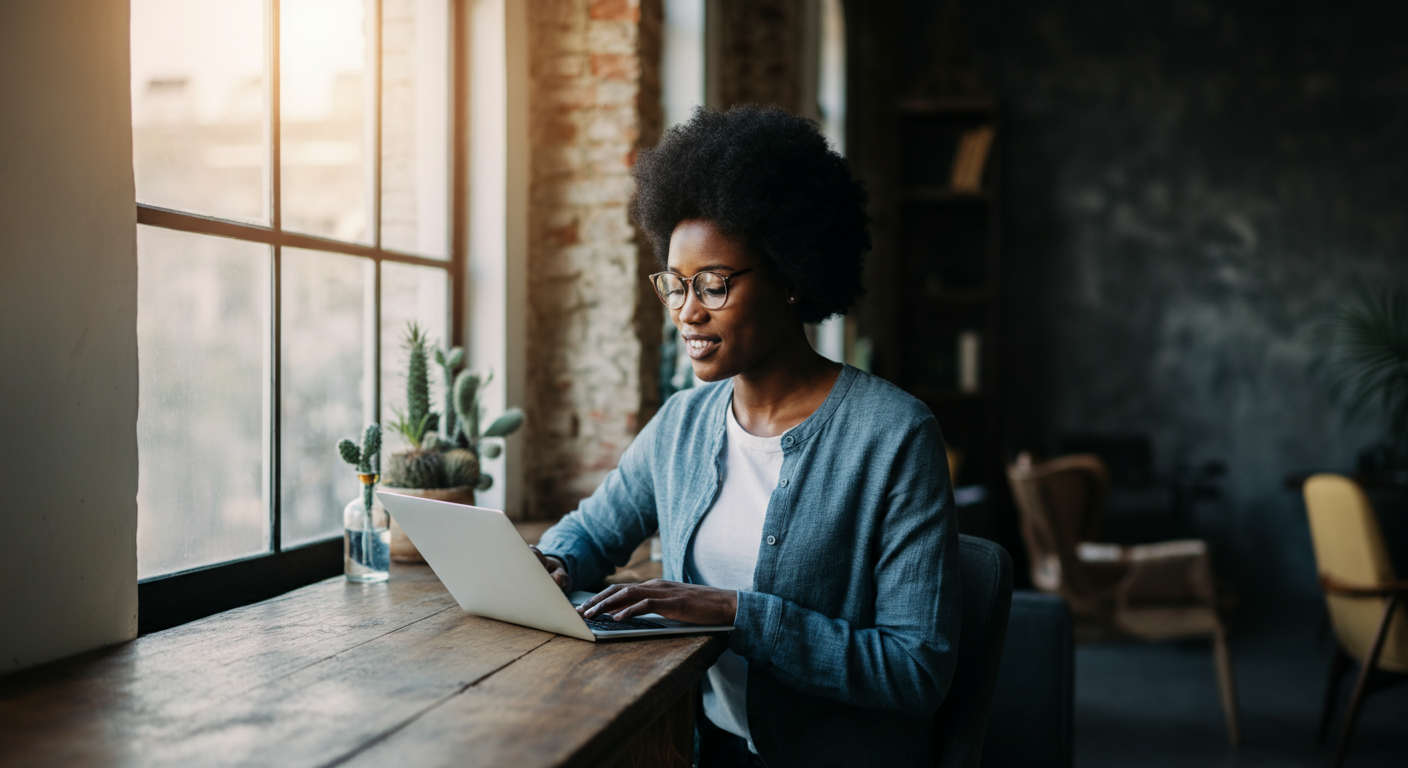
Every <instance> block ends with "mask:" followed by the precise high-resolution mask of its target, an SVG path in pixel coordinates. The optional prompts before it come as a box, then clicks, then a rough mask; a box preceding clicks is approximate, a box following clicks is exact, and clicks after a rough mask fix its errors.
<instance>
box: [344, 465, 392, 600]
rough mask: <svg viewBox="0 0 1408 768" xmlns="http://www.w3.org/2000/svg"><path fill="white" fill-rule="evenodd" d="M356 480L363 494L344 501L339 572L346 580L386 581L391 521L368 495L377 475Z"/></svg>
mask: <svg viewBox="0 0 1408 768" xmlns="http://www.w3.org/2000/svg"><path fill="white" fill-rule="evenodd" d="M358 477H361V478H362V483H363V488H364V495H363V496H359V497H358V498H355V499H353V500H351V501H349V502H347V506H346V507H344V508H343V510H342V571H343V573H344V574H345V575H346V576H347V580H348V581H355V582H360V583H370V582H377V581H386V580H387V579H388V578H389V577H390V576H391V518H390V516H389V515H387V513H386V507H383V506H382V505H381V501H380V500H378V499H377V498H376V496H375V495H374V494H373V493H372V492H371V491H372V489H373V488H375V487H376V475H374V474H373V475H360V474H359V475H358ZM368 500H370V501H371V507H370V508H368V507H367V501H368Z"/></svg>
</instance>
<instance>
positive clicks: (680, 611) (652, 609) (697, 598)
mask: <svg viewBox="0 0 1408 768" xmlns="http://www.w3.org/2000/svg"><path fill="white" fill-rule="evenodd" d="M577 612H578V613H580V614H582V615H583V616H585V617H586V618H588V619H595V618H606V617H607V615H608V614H610V615H611V616H612V617H613V618H615V619H616V620H617V621H624V620H626V619H629V618H631V617H633V616H639V615H641V614H643V613H658V614H660V615H661V616H664V617H665V618H667V619H674V620H676V621H687V622H689V623H690V624H712V625H726V624H732V623H733V620H734V617H736V616H737V615H738V593H737V592H735V591H734V590H732V589H718V588H716V587H706V586H703V585H701V584H681V583H680V582H677V581H665V580H663V579H652V580H650V581H647V582H644V583H642V584H612V585H611V586H609V587H607V588H606V589H603V590H602V591H600V592H598V593H597V594H596V596H595V597H593V598H592V599H590V600H588V601H587V602H585V603H582V604H581V605H579V606H577Z"/></svg>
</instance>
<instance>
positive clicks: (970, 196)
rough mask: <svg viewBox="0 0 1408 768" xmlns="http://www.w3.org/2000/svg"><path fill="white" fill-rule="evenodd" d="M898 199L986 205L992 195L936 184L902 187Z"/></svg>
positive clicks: (985, 192)
mask: <svg viewBox="0 0 1408 768" xmlns="http://www.w3.org/2000/svg"><path fill="white" fill-rule="evenodd" d="M900 197H901V198H902V199H904V200H906V201H915V202H924V203H986V202H988V201H990V200H992V193H991V192H989V191H988V190H986V189H983V190H979V191H977V192H969V191H967V190H960V189H954V188H952V187H944V186H939V185H937V184H934V185H930V184H925V185H923V186H918V185H916V186H907V187H902V188H901V189H900Z"/></svg>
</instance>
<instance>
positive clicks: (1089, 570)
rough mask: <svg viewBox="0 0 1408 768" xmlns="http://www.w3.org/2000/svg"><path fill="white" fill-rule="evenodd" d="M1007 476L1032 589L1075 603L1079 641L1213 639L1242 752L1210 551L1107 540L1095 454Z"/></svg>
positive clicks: (1023, 466)
mask: <svg viewBox="0 0 1408 768" xmlns="http://www.w3.org/2000/svg"><path fill="white" fill-rule="evenodd" d="M1007 476H1008V481H1009V483H1010V485H1011V488H1012V497H1013V500H1014V502H1015V503H1016V506H1017V511H1018V514H1019V517H1020V519H1021V529H1022V538H1023V539H1024V540H1025V542H1026V545H1027V554H1028V557H1029V558H1030V562H1031V566H1030V567H1031V578H1032V583H1033V584H1034V585H1035V586H1036V587H1037V589H1040V590H1042V591H1044V592H1049V593H1052V594H1056V595H1060V596H1061V597H1064V598H1065V599H1066V600H1067V601H1068V602H1069V603H1070V608H1071V613H1072V615H1073V617H1074V620H1075V631H1076V637H1077V639H1081V640H1089V639H1097V638H1100V637H1105V636H1109V635H1124V636H1128V637H1135V638H1139V639H1143V640H1164V639H1172V638H1180V637H1197V636H1206V637H1210V638H1211V639H1212V646H1213V660H1214V662H1215V665H1216V667H1217V680H1218V688H1219V692H1220V694H1221V698H1222V708H1223V714H1224V716H1225V718H1226V721H1227V736H1228V739H1229V740H1230V741H1231V742H1232V744H1233V745H1236V744H1237V743H1238V742H1239V741H1240V740H1241V726H1240V723H1239V718H1238V713H1237V691H1236V684H1235V681H1234V679H1233V672H1232V658H1231V655H1230V654H1229V652H1228V649H1227V631H1226V627H1225V626H1224V624H1223V622H1222V618H1221V616H1219V615H1218V610H1217V609H1218V598H1217V592H1216V589H1215V588H1214V581H1213V573H1212V562H1211V559H1210V557H1209V555H1208V548H1207V543H1206V542H1204V541H1202V540H1201V539H1180V540H1173V541H1164V542H1158V543H1154V544H1140V545H1134V546H1122V545H1119V544H1108V543H1101V542H1098V534H1099V530H1100V518H1101V514H1102V513H1103V511H1104V506H1105V500H1106V495H1107V492H1108V487H1109V479H1108V478H1109V475H1108V472H1107V471H1106V469H1105V464H1104V462H1103V461H1101V460H1100V458H1099V457H1098V456H1095V455H1093V454H1076V455H1073V456H1062V457H1059V458H1056V459H1052V460H1050V461H1046V462H1042V463H1040V464H1033V463H1032V462H1031V460H1030V458H1029V457H1028V456H1027V455H1026V454H1023V455H1022V456H1020V457H1019V458H1018V462H1017V463H1016V464H1013V465H1011V466H1009V467H1008V470H1007Z"/></svg>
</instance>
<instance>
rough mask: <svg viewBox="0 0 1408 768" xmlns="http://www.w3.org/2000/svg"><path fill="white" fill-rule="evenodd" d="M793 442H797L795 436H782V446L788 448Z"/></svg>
mask: <svg viewBox="0 0 1408 768" xmlns="http://www.w3.org/2000/svg"><path fill="white" fill-rule="evenodd" d="M795 442H797V439H796V438H795V437H792V436H791V435H788V436H787V437H784V438H782V447H783V448H789V447H791V445H792V444H793V443H795Z"/></svg>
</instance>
